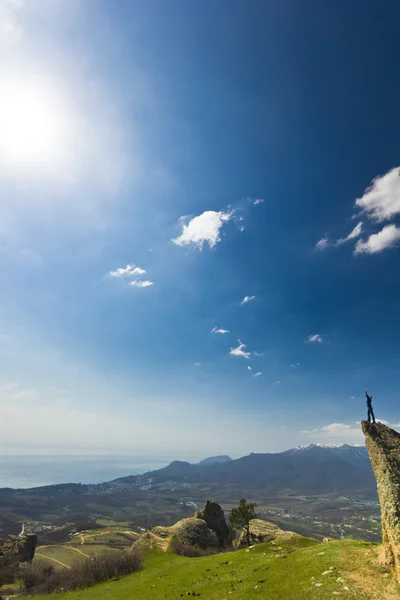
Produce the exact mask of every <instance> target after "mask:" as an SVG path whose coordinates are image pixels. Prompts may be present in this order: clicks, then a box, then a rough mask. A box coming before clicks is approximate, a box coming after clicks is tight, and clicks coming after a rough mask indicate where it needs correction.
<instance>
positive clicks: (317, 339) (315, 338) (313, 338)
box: [306, 333, 324, 344]
mask: <svg viewBox="0 0 400 600" xmlns="http://www.w3.org/2000/svg"><path fill="white" fill-rule="evenodd" d="M323 341H324V340H323V339H322V336H320V335H319V333H313V334H311V335H309V336H308V338H307V339H306V342H307V343H308V344H322V343H323Z"/></svg>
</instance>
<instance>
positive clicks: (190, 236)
mask: <svg viewBox="0 0 400 600" xmlns="http://www.w3.org/2000/svg"><path fill="white" fill-rule="evenodd" d="M232 215H233V211H230V212H224V211H222V210H221V211H218V212H217V211H215V210H206V211H205V212H203V213H202V214H201V215H198V216H197V217H194V218H193V219H190V221H189V223H188V224H187V225H186V224H185V223H183V220H184V217H181V219H180V221H181V223H183V228H182V233H181V235H180V236H178V237H177V238H174V239H173V240H172V241H173V242H174V244H176V245H177V246H187V245H189V244H193V245H194V246H196V247H197V248H199V250H202V248H203V244H204V243H208V245H209V247H210V248H213V247H214V246H215V245H216V244H217V243H218V242H220V241H221V229H222V227H223V226H224V225H225V223H227V222H228V221H229V220H230V219H231V218H232Z"/></svg>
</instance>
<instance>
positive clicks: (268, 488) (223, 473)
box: [115, 444, 376, 499]
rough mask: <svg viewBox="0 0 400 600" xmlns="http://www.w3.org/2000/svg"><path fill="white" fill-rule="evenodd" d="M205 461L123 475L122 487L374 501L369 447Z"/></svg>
mask: <svg viewBox="0 0 400 600" xmlns="http://www.w3.org/2000/svg"><path fill="white" fill-rule="evenodd" d="M218 458H219V457H212V458H210V459H205V460H203V461H201V462H200V463H197V464H191V463H189V462H185V461H178V460H175V461H173V462H172V463H171V464H169V465H168V466H166V467H163V468H162V469H157V470H155V471H150V472H148V473H146V474H144V475H140V476H132V477H123V478H120V479H117V480H115V481H117V482H119V483H120V484H134V483H135V482H138V481H140V482H141V484H142V485H143V484H144V485H146V482H147V485H148V486H150V487H149V488H148V489H151V488H155V487H157V488H161V487H162V486H163V484H164V485H171V483H174V484H175V485H176V486H179V485H185V486H187V485H188V484H189V485H190V484H193V485H195V484H197V485H199V484H200V485H201V484H202V485H213V484H215V485H218V488H226V487H227V486H228V487H229V488H230V489H232V488H241V489H243V491H254V492H255V491H257V490H262V491H263V493H264V494H268V495H276V494H282V493H283V494H304V495H323V494H332V495H333V494H345V495H348V496H349V495H350V496H354V497H363V498H371V499H375V498H376V483H375V479H374V476H373V473H372V469H371V465H370V462H369V458H368V453H367V450H366V448H365V446H351V445H348V444H310V445H309V446H305V447H298V448H292V449H290V450H286V451H284V452H279V453H275V454H254V453H251V454H249V455H248V456H243V457H242V458H238V459H235V460H232V459H230V458H229V457H222V458H223V460H218Z"/></svg>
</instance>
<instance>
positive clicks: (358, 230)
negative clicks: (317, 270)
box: [335, 221, 363, 246]
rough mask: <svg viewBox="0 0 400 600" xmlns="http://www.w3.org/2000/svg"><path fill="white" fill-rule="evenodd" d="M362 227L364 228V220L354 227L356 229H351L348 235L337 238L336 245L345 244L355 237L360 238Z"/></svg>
mask: <svg viewBox="0 0 400 600" xmlns="http://www.w3.org/2000/svg"><path fill="white" fill-rule="evenodd" d="M362 228H363V224H362V221H360V222H359V223H357V225H356V226H355V227H354V229H353V230H352V231H350V233H349V235H348V236H347V237H345V238H341V239H340V240H337V242H336V244H335V246H341V245H342V244H345V243H346V242H349V241H350V240H354V239H356V238H358V237H359V236H360V235H361V232H362Z"/></svg>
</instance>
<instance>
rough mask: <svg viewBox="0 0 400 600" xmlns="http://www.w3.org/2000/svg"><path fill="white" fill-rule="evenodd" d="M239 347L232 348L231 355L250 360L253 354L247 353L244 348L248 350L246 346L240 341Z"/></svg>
mask: <svg viewBox="0 0 400 600" xmlns="http://www.w3.org/2000/svg"><path fill="white" fill-rule="evenodd" d="M238 342H239V346H237V348H231V349H230V352H229V354H230V355H231V356H243V358H250V356H251V352H246V351H245V350H244V348H246V344H243V342H241V341H240V340H238Z"/></svg>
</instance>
